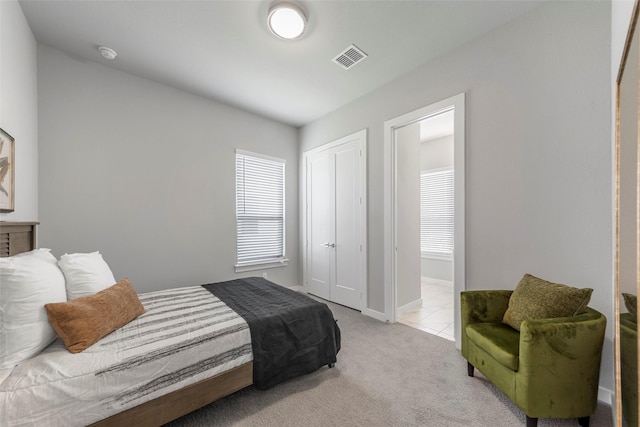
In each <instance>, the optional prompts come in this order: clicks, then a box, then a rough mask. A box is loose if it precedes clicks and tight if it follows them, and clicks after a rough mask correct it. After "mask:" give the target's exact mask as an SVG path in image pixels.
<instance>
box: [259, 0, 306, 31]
mask: <svg viewBox="0 0 640 427" xmlns="http://www.w3.org/2000/svg"><path fill="white" fill-rule="evenodd" d="M267 22H268V24H269V29H270V30H271V32H272V33H273V34H275V35H276V36H278V37H280V38H283V39H288V40H293V39H297V38H299V37H300V36H302V34H304V30H305V29H306V28H307V15H306V14H305V12H304V10H302V8H301V7H300V6H298V5H297V4H295V3H289V2H282V3H275V4H273V5H272V6H271V7H270V8H269V15H268V18H267Z"/></svg>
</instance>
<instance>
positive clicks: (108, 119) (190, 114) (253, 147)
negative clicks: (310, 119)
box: [38, 45, 300, 292]
mask: <svg viewBox="0 0 640 427" xmlns="http://www.w3.org/2000/svg"><path fill="white" fill-rule="evenodd" d="M38 85H39V91H38V92H39V93H38V100H39V104H38V105H39V112H40V119H39V129H40V159H41V162H40V168H39V170H40V175H39V183H40V199H39V200H40V220H41V222H42V225H41V228H40V244H41V246H43V247H50V248H52V249H53V252H54V253H55V254H56V255H57V256H60V255H61V254H63V253H64V252H70V253H71V252H86V251H95V250H99V251H101V253H102V254H103V255H104V258H105V260H106V261H107V262H108V263H109V265H110V266H111V268H112V270H113V272H114V275H115V276H116V278H122V277H129V278H130V279H131V281H132V283H133V285H134V286H135V288H136V289H137V290H138V291H141V292H144V291H150V290H154V289H162V288H168V287H175V286H183V285H195V284H201V283H210V282H214V281H220V280H226V279H231V278H234V277H236V276H237V275H236V274H235V272H234V263H235V247H236V243H235V149H236V148H241V149H244V150H249V151H255V152H259V153H264V154H268V155H271V156H276V157H280V158H283V159H286V162H287V163H286V218H287V229H286V233H287V240H286V245H287V255H288V257H289V258H290V260H291V262H290V264H289V266H287V267H281V268H275V269H269V270H265V271H267V272H268V275H269V279H271V280H273V281H275V282H277V283H280V284H283V285H285V286H294V285H299V284H300V280H299V267H298V266H299V262H298V145H297V138H298V130H297V129H296V128H293V127H290V126H286V125H283V124H280V123H277V122H274V121H271V120H267V119H264V118H261V117H258V116H255V115H252V114H249V113H246V112H242V111H240V110H237V109H234V108H232V107H228V106H226V105H223V104H219V103H216V102H212V101H210V100H206V99H204V98H200V97H197V96H194V95H191V94H188V93H185V92H182V91H179V90H176V89H173V88H171V87H168V86H164V85H161V84H158V83H155V82H152V81H149V80H145V79H142V78H139V77H136V76H133V75H130V74H125V73H122V72H120V71H117V70H114V69H112V68H109V67H106V66H104V65H102V64H98V63H95V62H88V61H79V60H76V59H74V58H72V57H70V56H68V55H66V54H65V53H63V52H61V51H58V50H55V49H52V48H50V47H47V46H44V45H39V47H38ZM261 273H262V271H257V272H251V273H246V274H243V275H244V276H246V275H259V274H261Z"/></svg>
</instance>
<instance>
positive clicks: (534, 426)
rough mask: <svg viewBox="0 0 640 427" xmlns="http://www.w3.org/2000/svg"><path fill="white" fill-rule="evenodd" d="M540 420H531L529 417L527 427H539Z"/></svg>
mask: <svg viewBox="0 0 640 427" xmlns="http://www.w3.org/2000/svg"><path fill="white" fill-rule="evenodd" d="M537 426H538V419H537V418H529V416H528V415H527V427H537Z"/></svg>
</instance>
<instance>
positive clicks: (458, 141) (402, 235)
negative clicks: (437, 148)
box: [384, 93, 465, 348]
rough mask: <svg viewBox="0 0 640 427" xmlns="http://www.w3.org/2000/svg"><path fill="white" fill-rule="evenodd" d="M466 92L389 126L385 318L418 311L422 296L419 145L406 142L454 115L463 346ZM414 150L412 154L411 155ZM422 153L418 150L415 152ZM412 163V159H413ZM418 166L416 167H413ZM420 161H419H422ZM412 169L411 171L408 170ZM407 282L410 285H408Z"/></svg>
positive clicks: (456, 261)
mask: <svg viewBox="0 0 640 427" xmlns="http://www.w3.org/2000/svg"><path fill="white" fill-rule="evenodd" d="M464 111H465V110H464V93H463V94H459V95H456V96H454V97H451V98H448V99H445V100H443V101H440V102H437V103H435V104H432V105H429V106H427V107H424V108H421V109H419V110H416V111H412V112H410V113H407V114H405V115H403V116H400V117H397V118H395V119H392V120H389V121H387V122H385V124H384V130H385V134H384V148H385V153H384V154H385V155H384V171H385V181H384V183H385V186H384V193H385V230H384V231H385V317H386V318H387V320H388V321H390V322H396V321H398V316H399V314H400V313H402V312H403V311H407V310H410V309H412V308H414V307H418V306H419V305H420V304H421V303H422V300H421V298H422V296H421V289H422V286H421V276H422V273H421V265H420V264H421V257H420V235H419V228H420V219H419V199H420V197H419V178H417V176H419V173H420V165H419V164H416V160H415V158H416V156H417V158H418V159H419V157H420V156H419V154H416V153H419V150H420V149H419V143H416V144H413V148H408V147H407V146H408V145H409V144H406V143H405V144H403V142H402V141H405V140H406V138H407V135H414V137H413V138H415V140H417V141H419V134H420V123H421V122H425V121H427V120H428V119H430V118H435V117H437V116H439V115H442V114H444V113H447V112H452V113H453V128H454V132H453V170H454V171H455V172H454V174H453V181H454V194H453V199H454V208H453V210H454V215H453V223H454V230H455V232H454V236H453V254H452V258H453V267H452V277H451V281H452V282H453V286H452V296H451V298H452V300H453V301H449V303H452V305H453V322H454V324H453V337H454V338H455V341H456V347H458V348H459V347H460V333H459V331H458V327H457V325H458V324H459V317H460V314H459V313H460V307H459V301H458V295H459V293H460V292H461V291H462V290H464V289H465V269H464V266H465V264H464V258H465V250H464V242H465V240H464V223H465V220H464V212H465V210H464V199H465V197H464V188H465V185H464V184H465V174H464V172H465V168H464V140H465V130H464ZM412 150H413V154H411V153H412ZM416 150H417V151H416ZM412 159H413V160H412ZM411 162H413V163H411ZM418 163H419V160H418ZM408 171H411V172H408ZM407 284H408V285H407Z"/></svg>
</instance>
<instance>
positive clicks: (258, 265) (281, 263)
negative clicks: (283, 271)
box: [235, 258, 289, 273]
mask: <svg viewBox="0 0 640 427" xmlns="http://www.w3.org/2000/svg"><path fill="white" fill-rule="evenodd" d="M287 265H289V260H288V259H286V258H284V259H279V260H275V261H261V262H247V263H244V264H236V265H235V268H236V273H243V272H245V271H255V270H264V269H267V268H278V267H286V266H287Z"/></svg>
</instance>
